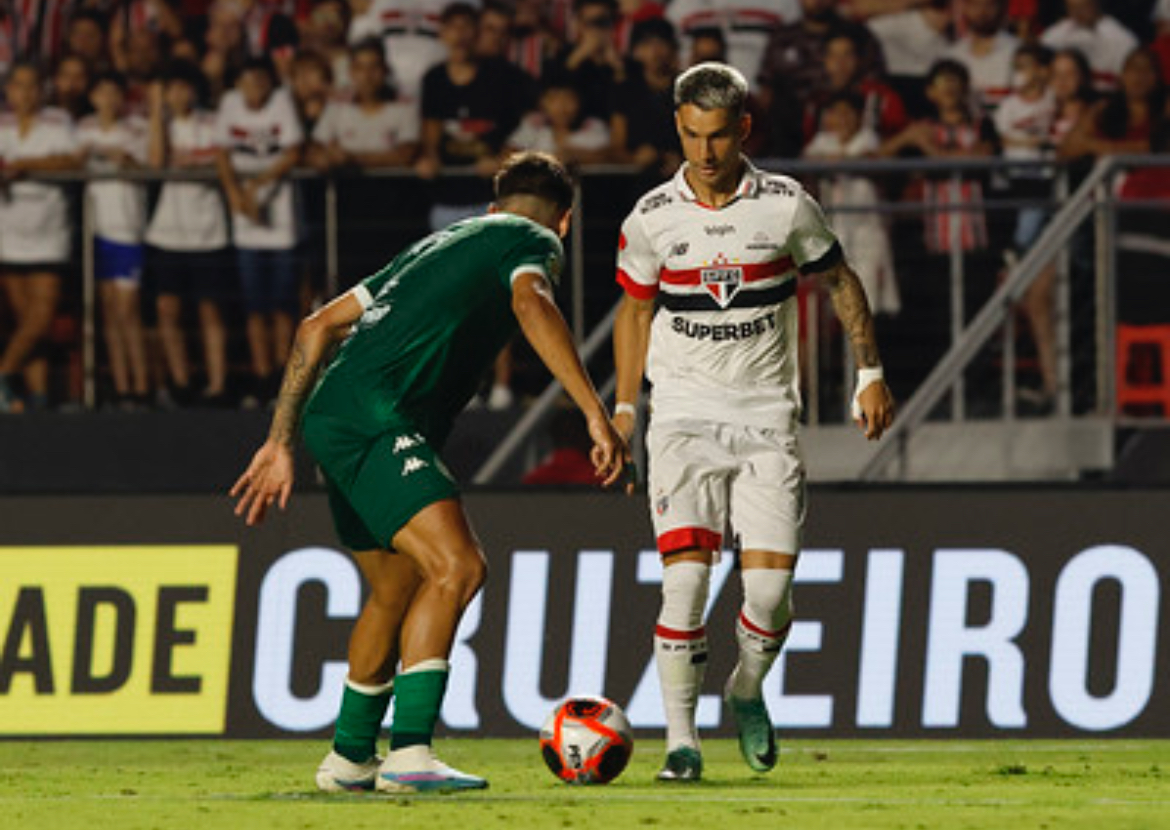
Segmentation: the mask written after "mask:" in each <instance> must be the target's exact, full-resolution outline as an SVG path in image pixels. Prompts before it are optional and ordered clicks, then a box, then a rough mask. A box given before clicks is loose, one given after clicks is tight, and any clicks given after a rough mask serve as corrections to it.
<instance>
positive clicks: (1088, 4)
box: [1040, 0, 1138, 92]
mask: <svg viewBox="0 0 1170 830" xmlns="http://www.w3.org/2000/svg"><path fill="white" fill-rule="evenodd" d="M1064 8H1065V13H1066V16H1065V17H1064V18H1063V19H1061V20H1059V21H1057V22H1056V23H1055V24H1053V25H1052V26H1050V27H1049V28H1048V29H1047V30H1046V31H1045V32H1044V34H1042V35H1041V36H1040V42H1041V43H1043V44H1044V45H1045V46H1047V47H1049V48H1050V49H1066V48H1072V49H1078V50H1080V51H1081V52H1083V53H1084V55H1085V57H1086V58H1088V59H1089V66H1091V67H1092V68H1093V86H1094V87H1096V88H1097V89H1098V90H1100V91H1103V92H1108V91H1111V90H1114V89H1116V88H1117V85H1118V83H1119V82H1120V78H1121V68H1122V66H1123V65H1124V64H1125V60H1126V58H1128V57H1129V54H1130V53H1131V52H1133V50H1134V49H1136V48H1137V46H1138V39H1137V38H1136V37H1134V34H1133V32H1131V31H1130V30H1129V29H1127V28H1125V26H1123V25H1122V24H1121V23H1120V22H1118V21H1117V19H1116V18H1114V17H1111V16H1110V15H1107V14H1105V13H1104V11H1103V10H1102V8H1101V3H1100V2H1099V0H1065V2H1064Z"/></svg>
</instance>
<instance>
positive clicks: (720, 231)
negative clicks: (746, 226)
mask: <svg viewBox="0 0 1170 830" xmlns="http://www.w3.org/2000/svg"><path fill="white" fill-rule="evenodd" d="M703 232H704V233H705V234H707V236H727V234H729V233H735V225H704V226H703Z"/></svg>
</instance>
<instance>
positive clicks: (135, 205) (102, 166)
mask: <svg viewBox="0 0 1170 830" xmlns="http://www.w3.org/2000/svg"><path fill="white" fill-rule="evenodd" d="M147 134H148V128H147V124H146V120H145V119H144V118H142V117H141V116H137V115H131V116H129V117H127V118H119V119H118V120H117V121H116V122H114V124H112V125H111V126H110V127H109V128H108V129H106V128H103V127H102V125H101V121H99V120H98V117H97V116H96V115H91V116H88V117H86V118H83V119H81V121H80V122H79V123H78V125H77V143H78V144H79V145H80V146H81V149H82V150H83V151H86V152H88V154H89V155H88V158H87V160H86V169H87V170H91V171H93V172H97V173H115V172H117V171H118V170H120V169H121V167H120V165H118V164H116V163H115V162H113V161H111V160H110V158H109V157H108V156H106V155H105V151H109V150H121V151H123V152H125V153H126V154H127V155H128V156H129V157H130V158H131V159H132V160H133V161H134V162H135V163H137V164H145V163H146V142H147ZM85 195H86V198H87V199H89V206H90V210H92V211H93V214H92V215H93V229H94V235H95V236H99V237H101V238H102V239H107V240H109V241H110V242H117V243H118V244H120V245H137V244H139V243H140V242H142V233H143V231H144V230H145V229H146V186H145V185H143V184H140V183H136V182H125V181H110V180H104V181H96V182H92V183H90V184H88V185H86V188H85Z"/></svg>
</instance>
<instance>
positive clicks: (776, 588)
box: [727, 568, 792, 700]
mask: <svg viewBox="0 0 1170 830" xmlns="http://www.w3.org/2000/svg"><path fill="white" fill-rule="evenodd" d="M791 627H792V571H791V570H779V569H774V568H748V569H745V570H744V571H743V609H742V610H741V611H740V613H739V618H738V619H737V620H736V621H735V639H736V641H737V642H738V643H739V662H737V663H736V665H735V670H734V671H732V673H731V679H730V680H729V681H728V683H727V691H728V693H729V694H731V696H732V697H736V698H739V699H740V700H758V699H759V698H760V697H761V696H762V694H763V686H764V678H765V677H766V676H767V674H768V671H769V670H770V669H771V668H772V664H773V663H775V662H776V658H777V657H779V656H780V649H781V648H782V647H783V645H784V640H785V639H787V637H788V630H789V628H791Z"/></svg>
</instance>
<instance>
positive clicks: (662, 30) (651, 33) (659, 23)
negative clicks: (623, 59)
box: [630, 17, 678, 49]
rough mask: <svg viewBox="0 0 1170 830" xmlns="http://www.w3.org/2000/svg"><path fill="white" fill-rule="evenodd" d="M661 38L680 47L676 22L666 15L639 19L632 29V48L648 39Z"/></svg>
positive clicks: (674, 46)
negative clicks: (675, 27) (675, 26)
mask: <svg viewBox="0 0 1170 830" xmlns="http://www.w3.org/2000/svg"><path fill="white" fill-rule="evenodd" d="M655 39H656V40H661V41H663V42H664V43H668V44H670V45H671V46H672V47H673V48H675V49H677V48H678V35H677V34H675V31H674V24H672V23H671V22H670V21H669V20H667V19H666V18H664V17H652V18H650V19H649V20H639V21H638V22H637V23H635V24H634V28H633V29H631V30H630V48H631V49H633V48H635V47H636V46H638V45H640V44H641V43H642V42H643V41H646V40H655Z"/></svg>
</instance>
